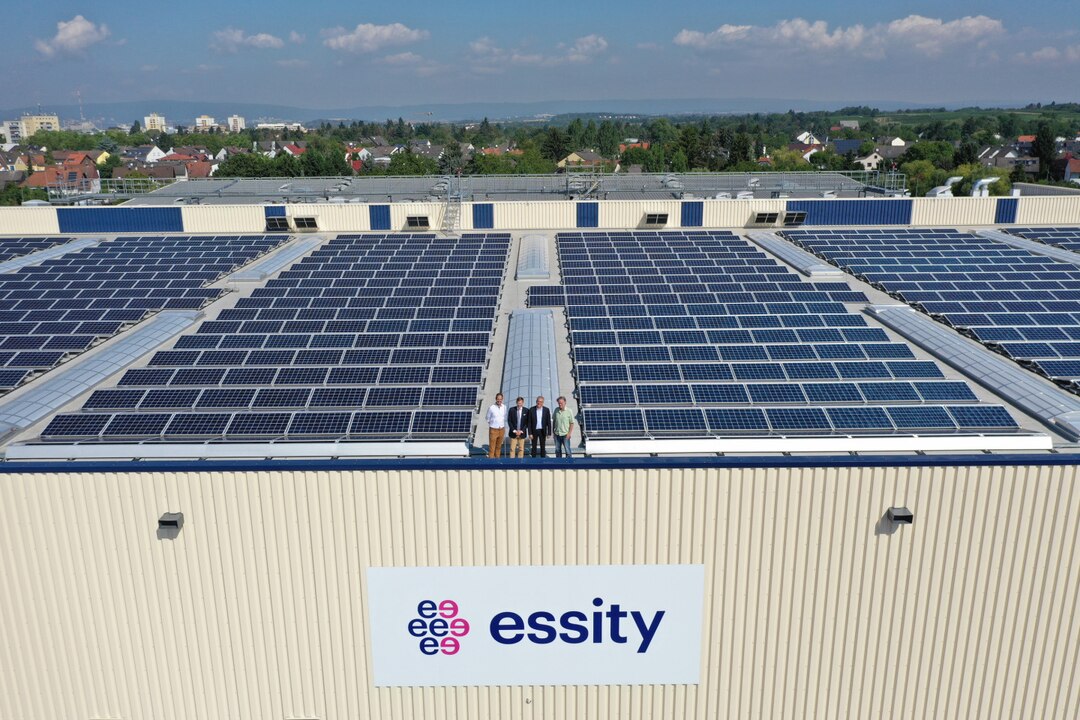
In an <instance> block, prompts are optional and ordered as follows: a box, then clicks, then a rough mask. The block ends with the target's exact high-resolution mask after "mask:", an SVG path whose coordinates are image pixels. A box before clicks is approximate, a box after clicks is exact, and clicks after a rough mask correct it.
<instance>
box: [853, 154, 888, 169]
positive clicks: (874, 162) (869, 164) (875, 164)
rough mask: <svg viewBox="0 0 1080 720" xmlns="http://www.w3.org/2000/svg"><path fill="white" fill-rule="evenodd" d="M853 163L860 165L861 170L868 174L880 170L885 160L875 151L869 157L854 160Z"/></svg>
mask: <svg viewBox="0 0 1080 720" xmlns="http://www.w3.org/2000/svg"><path fill="white" fill-rule="evenodd" d="M855 162H857V163H858V164H859V165H862V169H863V170H866V171H867V172H869V171H872V170H879V169H882V167H883V164H884V163H885V158H884V157H882V156H881V153H879V152H878V151H877V150H875V151H874V152H872V153H870V154H869V155H864V156H863V157H858V158H855Z"/></svg>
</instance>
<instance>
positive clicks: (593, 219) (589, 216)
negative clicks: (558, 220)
mask: <svg viewBox="0 0 1080 720" xmlns="http://www.w3.org/2000/svg"><path fill="white" fill-rule="evenodd" d="M577 226H578V227H579V228H594V227H600V203H594V202H583V203H578V204H577Z"/></svg>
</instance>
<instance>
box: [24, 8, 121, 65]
mask: <svg viewBox="0 0 1080 720" xmlns="http://www.w3.org/2000/svg"><path fill="white" fill-rule="evenodd" d="M109 35H110V32H109V28H108V26H106V25H105V23H101V24H100V25H95V24H94V23H92V22H90V21H89V20H87V19H86V18H84V17H83V16H82V15H76V16H75V17H73V18H71V19H70V20H67V21H64V20H61V21H60V22H58V23H56V34H55V35H53V36H52V38H50V39H48V40H37V41H36V42H34V48H36V49H37V51H38V52H39V53H41V54H42V55H44V56H45V57H55V56H57V55H65V54H75V53H80V52H82V51H83V50H86V49H87V48H88V47H90V46H91V45H96V44H97V43H99V42H102V41H103V40H105V39H106V38H108V37H109Z"/></svg>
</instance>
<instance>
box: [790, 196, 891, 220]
mask: <svg viewBox="0 0 1080 720" xmlns="http://www.w3.org/2000/svg"><path fill="white" fill-rule="evenodd" d="M911 210H912V201H911V200H904V199H897V200H788V201H787V211H788V212H805V213H806V222H804V223H803V224H804V225H910V224H911Z"/></svg>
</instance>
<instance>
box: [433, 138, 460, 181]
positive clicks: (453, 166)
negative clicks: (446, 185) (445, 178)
mask: <svg viewBox="0 0 1080 720" xmlns="http://www.w3.org/2000/svg"><path fill="white" fill-rule="evenodd" d="M464 169H465V156H464V154H463V153H462V151H461V143H459V142H457V141H456V140H451V141H450V142H448V143H447V144H446V145H445V146H444V147H443V152H442V156H441V157H440V158H439V172H441V173H442V174H444V175H457V174H458V173H460V172H461V171H462V170H464Z"/></svg>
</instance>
